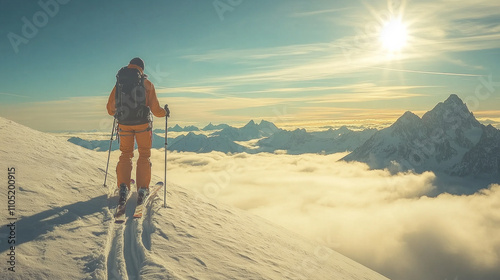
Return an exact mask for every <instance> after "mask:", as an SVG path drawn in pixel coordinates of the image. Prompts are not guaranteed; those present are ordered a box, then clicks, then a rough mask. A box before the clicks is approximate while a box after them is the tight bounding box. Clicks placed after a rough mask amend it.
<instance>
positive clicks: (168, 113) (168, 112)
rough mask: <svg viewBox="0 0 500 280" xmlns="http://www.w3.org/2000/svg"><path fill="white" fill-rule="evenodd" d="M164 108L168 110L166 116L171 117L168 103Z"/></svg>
mask: <svg viewBox="0 0 500 280" xmlns="http://www.w3.org/2000/svg"><path fill="white" fill-rule="evenodd" d="M164 109H165V112H167V115H166V117H167V118H169V117H170V109H168V104H165V107H164Z"/></svg>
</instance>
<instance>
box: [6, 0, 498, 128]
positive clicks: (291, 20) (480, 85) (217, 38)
mask: <svg viewBox="0 0 500 280" xmlns="http://www.w3.org/2000/svg"><path fill="white" fill-rule="evenodd" d="M0 3H1V10H0V26H1V37H0V38H1V39H0V56H1V63H0V101H1V103H0V116H2V117H6V118H9V119H12V120H15V121H18V122H21V123H23V124H25V125H28V126H31V127H34V128H36V129H40V130H46V131H52V130H92V129H98V130H100V129H103V128H104V127H107V126H105V125H103V123H106V122H111V121H112V119H111V118H109V117H107V115H106V111H105V103H106V100H107V96H108V94H109V92H110V90H111V89H112V87H113V85H114V83H115V75H116V72H117V71H118V69H119V68H120V67H122V66H124V65H126V64H127V63H128V61H129V60H130V59H131V58H133V57H135V56H140V57H141V58H143V59H144V60H145V63H146V73H148V74H149V77H150V80H151V81H152V82H153V83H154V84H155V86H156V88H157V92H158V96H159V98H160V102H161V103H166V102H168V104H169V105H170V107H171V109H172V113H173V114H172V118H171V122H173V123H180V124H184V125H187V124H195V125H205V124H207V123H208V122H209V121H212V122H216V123H219V122H225V123H230V124H243V123H246V122H247V121H248V120H250V119H256V120H259V119H268V120H270V121H274V122H277V123H283V124H286V123H297V124H299V123H318V122H321V123H328V124H335V123H338V124H342V123H351V124H352V123H376V122H386V121H392V120H394V119H395V118H397V117H398V116H399V115H401V114H402V113H403V112H405V111H407V110H411V111H414V112H416V113H417V114H418V113H422V112H424V111H427V110H430V109H431V108H432V107H433V106H434V105H435V104H436V103H437V102H440V101H443V100H445V99H446V97H448V96H449V95H450V94H451V93H456V94H458V95H459V96H460V97H461V98H462V99H463V100H464V101H465V102H466V103H467V104H468V105H469V108H470V109H471V110H472V111H474V112H475V115H476V116H477V117H479V118H482V119H487V118H489V119H492V120H496V121H500V111H499V110H498V108H499V105H500V98H499V95H500V65H499V63H498V58H499V57H500V13H499V11H500V2H498V1H490V0H478V1H444V0H443V1H435V0H433V1H398V0H389V1H387V0H384V1H364V2H363V1H331V0H315V1H303V0H286V1H285V0H275V1H264V0H252V1H250V0H215V1H212V0H210V1H195V0H184V1H171V0H167V1H144V2H139V1H124V0H120V1H94V0H90V1H78V0H41V1H6V0H2V1H0ZM398 22H399V23H398ZM394 37H395V38H394ZM381 38H385V39H381Z"/></svg>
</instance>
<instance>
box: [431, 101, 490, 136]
mask: <svg viewBox="0 0 500 280" xmlns="http://www.w3.org/2000/svg"><path fill="white" fill-rule="evenodd" d="M422 120H423V121H424V122H425V123H426V124H428V125H430V124H434V125H439V126H440V127H442V128H443V129H447V128H449V127H462V126H465V128H469V127H478V126H480V124H479V122H478V121H477V120H476V118H475V117H474V115H473V114H472V113H471V112H470V111H469V109H468V108H467V105H466V104H465V103H464V102H463V101H462V99H460V97H458V95H456V94H451V95H450V96H449V97H448V98H447V99H446V100H445V101H444V102H440V103H438V104H437V105H436V106H435V107H434V108H433V109H432V110H430V111H429V112H427V113H425V114H424V115H423V116H422Z"/></svg>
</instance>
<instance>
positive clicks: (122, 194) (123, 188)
mask: <svg viewBox="0 0 500 280" xmlns="http://www.w3.org/2000/svg"><path fill="white" fill-rule="evenodd" d="M128 191H129V190H128V187H127V185H125V183H121V184H120V198H119V200H118V205H120V206H123V205H124V204H125V202H127V194H128Z"/></svg>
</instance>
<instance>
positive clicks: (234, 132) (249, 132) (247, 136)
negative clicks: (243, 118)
mask: <svg viewBox="0 0 500 280" xmlns="http://www.w3.org/2000/svg"><path fill="white" fill-rule="evenodd" d="M277 131H279V128H277V127H276V125H274V124H273V123H271V122H268V121H265V120H262V121H261V122H260V123H259V124H256V123H255V122H254V121H253V120H251V121H250V122H248V123H247V124H246V125H245V126H243V127H241V128H235V127H226V128H224V129H222V130H221V131H217V132H214V133H212V134H211V136H224V137H227V138H229V139H231V140H233V141H248V140H252V139H258V138H262V137H268V136H271V135H273V134H274V133H275V132H277Z"/></svg>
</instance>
